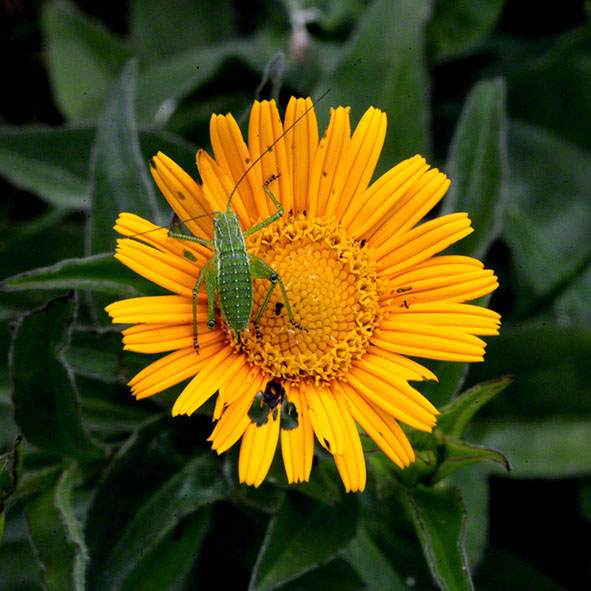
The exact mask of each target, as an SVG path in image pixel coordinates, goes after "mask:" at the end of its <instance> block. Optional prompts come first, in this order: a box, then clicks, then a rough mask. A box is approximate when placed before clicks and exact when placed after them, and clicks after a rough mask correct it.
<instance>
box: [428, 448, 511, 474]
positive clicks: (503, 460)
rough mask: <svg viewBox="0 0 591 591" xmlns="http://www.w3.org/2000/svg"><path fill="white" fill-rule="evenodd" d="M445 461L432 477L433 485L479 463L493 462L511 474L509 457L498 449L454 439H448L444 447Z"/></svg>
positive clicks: (441, 461)
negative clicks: (464, 467) (463, 467)
mask: <svg viewBox="0 0 591 591" xmlns="http://www.w3.org/2000/svg"><path fill="white" fill-rule="evenodd" d="M442 455H443V460H440V461H439V465H438V466H437V470H436V471H435V472H434V473H433V475H432V477H431V483H435V482H439V481H440V480H443V479H444V478H447V477H448V476H449V475H450V474H451V473H452V472H455V471H456V470H457V469H458V468H461V467H462V466H467V465H469V464H475V463H477V462H493V463H495V464H500V465H501V466H503V468H505V470H507V472H509V471H510V470H511V464H510V463H509V460H508V459H507V457H506V456H505V455H504V454H502V453H501V452H500V451H497V450H496V449H491V448H488V447H483V446H480V445H475V444H473V443H467V442H466V441H457V440H455V439H454V438H453V437H446V438H445V443H444V445H443V454H442Z"/></svg>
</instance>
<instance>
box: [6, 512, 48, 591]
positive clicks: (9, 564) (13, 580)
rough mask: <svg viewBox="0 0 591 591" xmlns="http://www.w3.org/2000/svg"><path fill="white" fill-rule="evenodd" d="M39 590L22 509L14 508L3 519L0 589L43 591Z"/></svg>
mask: <svg viewBox="0 0 591 591" xmlns="http://www.w3.org/2000/svg"><path fill="white" fill-rule="evenodd" d="M42 588H43V587H42V585H41V580H40V578H39V566H38V563H37V560H36V558H35V554H34V553H33V548H32V547H31V543H30V541H29V539H28V536H27V527H26V523H25V519H24V517H23V510H22V506H16V507H14V508H12V509H11V510H10V511H9V512H8V514H7V515H6V524H5V529H4V537H3V539H2V543H1V544H0V589H1V590H2V591H42Z"/></svg>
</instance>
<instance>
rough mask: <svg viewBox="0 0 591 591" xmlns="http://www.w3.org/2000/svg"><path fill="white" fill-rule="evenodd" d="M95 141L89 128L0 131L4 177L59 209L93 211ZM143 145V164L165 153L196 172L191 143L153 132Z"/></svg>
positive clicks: (143, 137) (0, 164)
mask: <svg viewBox="0 0 591 591" xmlns="http://www.w3.org/2000/svg"><path fill="white" fill-rule="evenodd" d="M150 92H152V91H150ZM94 138H95V128H94V127H90V126H88V127H86V126H80V127H71V128H66V127H62V128H59V127H24V128H22V127H21V128H17V127H0V174H2V175H3V176H4V177H6V178H7V179H8V180H9V181H10V182H11V183H13V184H14V185H16V186H17V187H20V188H22V189H26V190H27V191H31V192H32V193H34V194H35V195H37V196H39V197H40V198H41V199H43V200H45V201H47V202H48V203H49V204H51V205H55V206H56V207H64V208H71V209H75V210H81V209H83V210H86V209H90V206H91V203H90V188H89V185H88V175H89V168H90V152H91V149H92V143H93V141H94ZM139 139H140V144H141V149H142V156H141V159H142V162H144V163H147V162H148V160H149V159H150V158H151V157H152V156H153V155H154V154H156V152H157V151H158V150H162V151H163V152H165V153H166V154H167V155H168V156H170V157H171V158H173V159H174V160H175V161H177V162H178V163H179V164H180V165H181V166H183V167H187V170H188V171H189V172H192V171H191V168H193V169H194V167H195V151H196V150H195V149H194V148H193V146H191V145H189V144H187V143H186V142H183V141H182V140H180V139H178V138H176V137H174V136H172V135H170V134H165V133H163V132H161V131H154V130H143V131H142V130H140V132H139ZM166 207H168V206H166Z"/></svg>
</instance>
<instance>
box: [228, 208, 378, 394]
mask: <svg viewBox="0 0 591 591" xmlns="http://www.w3.org/2000/svg"><path fill="white" fill-rule="evenodd" d="M247 248H248V251H249V252H250V253H252V254H255V255H256V256H258V257H260V258H261V259H263V260H264V261H265V262H267V263H268V264H269V265H271V266H272V267H273V269H274V270H275V271H276V272H277V273H278V274H279V276H280V277H281V279H282V281H283V283H284V285H285V288H286V292H287V297H288V302H289V307H290V308H291V311H292V313H293V319H294V321H295V323H296V324H297V325H300V326H301V327H302V328H298V327H297V326H295V325H294V323H292V322H291V320H290V318H289V314H288V309H287V306H286V305H285V302H284V299H283V295H282V293H281V289H280V287H279V285H277V286H276V287H275V290H274V292H273V295H272V296H271V299H270V300H269V302H268V304H267V306H266V307H265V310H264V312H263V314H262V316H261V317H260V319H259V323H258V331H255V330H254V329H253V328H254V327H251V329H250V330H249V331H244V332H243V333H242V339H241V343H240V344H238V343H237V341H234V346H235V347H240V348H241V350H242V351H243V352H244V353H245V354H246V356H247V358H248V360H249V361H250V363H251V364H254V365H259V366H261V367H262V369H263V370H264V372H265V373H267V374H269V375H271V376H273V377H275V378H283V379H285V380H288V381H289V382H291V383H292V384H297V383H299V382H300V381H302V380H307V381H308V380H309V381H313V382H314V383H315V384H322V383H328V382H331V381H332V380H334V379H335V378H339V377H342V376H343V375H344V374H345V373H346V372H347V370H348V369H349V368H350V366H351V363H352V362H353V361H354V360H356V359H360V358H361V357H362V356H363V354H364V352H365V350H366V349H367V347H368V346H369V341H370V338H371V336H372V334H373V332H374V330H375V329H376V327H377V325H378V323H379V320H380V306H379V289H378V279H377V273H376V270H375V263H374V259H373V253H372V249H370V248H368V247H367V246H364V245H363V243H362V242H360V241H359V240H357V239H355V238H352V237H348V236H347V234H346V232H345V231H344V230H343V229H342V228H341V226H340V224H339V223H338V222H337V221H335V220H334V219H324V218H308V217H306V216H305V215H304V214H300V215H298V216H297V217H292V216H289V217H287V218H284V219H281V220H279V221H278V222H276V223H273V224H271V225H269V226H268V227H266V228H264V229H263V230H261V231H259V232H257V233H255V234H253V235H252V236H250V237H248V238H247ZM269 285H270V284H269V282H268V281H265V280H263V279H257V280H255V303H254V311H253V312H254V313H255V314H256V312H257V311H258V309H259V307H260V306H261V304H262V303H263V300H264V298H265V295H266V293H267V291H268V289H269Z"/></svg>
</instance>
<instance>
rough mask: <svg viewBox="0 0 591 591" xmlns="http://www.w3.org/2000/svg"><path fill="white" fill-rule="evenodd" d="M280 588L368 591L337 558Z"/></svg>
mask: <svg viewBox="0 0 591 591" xmlns="http://www.w3.org/2000/svg"><path fill="white" fill-rule="evenodd" d="M280 588H281V590H282V591H366V590H367V591H370V588H368V587H366V586H364V582H363V580H362V579H360V578H359V575H358V574H357V573H356V572H355V571H354V570H353V569H352V568H351V567H350V566H349V564H348V563H347V562H346V561H345V560H343V559H342V558H340V557H338V556H337V557H336V558H334V559H333V560H331V561H330V562H328V563H327V564H323V565H321V566H319V567H318V568H315V569H314V570H311V571H308V572H307V573H305V574H304V575H302V576H301V577H298V578H297V579H295V580H293V581H290V582H289V583H286V584H285V585H281V587H280ZM393 591H396V590H395V589H394V590H393Z"/></svg>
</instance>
